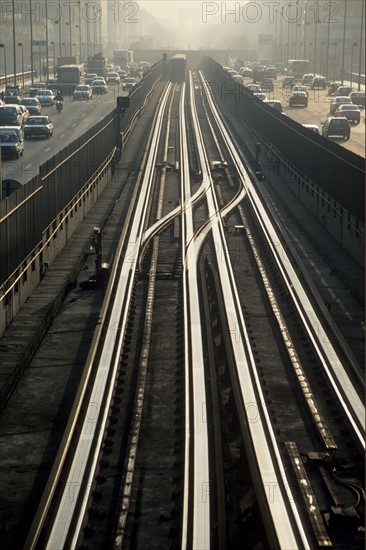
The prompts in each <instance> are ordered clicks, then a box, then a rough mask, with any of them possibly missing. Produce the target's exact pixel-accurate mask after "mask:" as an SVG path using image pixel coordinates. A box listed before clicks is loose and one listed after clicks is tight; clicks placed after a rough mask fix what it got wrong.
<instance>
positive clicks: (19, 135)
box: [0, 126, 24, 159]
mask: <svg viewBox="0 0 366 550" xmlns="http://www.w3.org/2000/svg"><path fill="white" fill-rule="evenodd" d="M23 138H24V136H23V130H22V129H21V127H20V126H2V127H1V128H0V146H1V156H2V157H3V158H16V159H18V158H19V157H20V156H21V155H22V154H23V152H24V139H23Z"/></svg>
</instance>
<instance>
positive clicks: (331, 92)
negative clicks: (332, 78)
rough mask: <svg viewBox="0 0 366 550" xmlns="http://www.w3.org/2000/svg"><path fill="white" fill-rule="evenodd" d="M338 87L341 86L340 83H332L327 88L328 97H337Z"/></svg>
mask: <svg viewBox="0 0 366 550" xmlns="http://www.w3.org/2000/svg"><path fill="white" fill-rule="evenodd" d="M339 86H341V83H340V82H332V83H331V84H329V86H328V95H330V96H332V95H333V96H336V95H339V94H338V93H337V90H338V88H339Z"/></svg>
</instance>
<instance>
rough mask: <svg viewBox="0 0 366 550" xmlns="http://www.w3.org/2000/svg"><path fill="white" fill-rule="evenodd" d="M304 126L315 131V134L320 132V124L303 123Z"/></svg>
mask: <svg viewBox="0 0 366 550" xmlns="http://www.w3.org/2000/svg"><path fill="white" fill-rule="evenodd" d="M302 126H303V127H304V128H307V129H308V130H310V131H311V132H314V134H320V130H319V126H317V125H316V124H302Z"/></svg>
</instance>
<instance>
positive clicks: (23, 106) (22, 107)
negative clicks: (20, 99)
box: [19, 104, 29, 122]
mask: <svg viewBox="0 0 366 550" xmlns="http://www.w3.org/2000/svg"><path fill="white" fill-rule="evenodd" d="M19 107H20V110H21V111H22V113H23V122H25V121H26V120H27V118H28V117H29V111H28V109H27V107H26V106H25V105H22V104H19Z"/></svg>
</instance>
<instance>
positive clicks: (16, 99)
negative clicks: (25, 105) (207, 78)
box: [3, 85, 21, 105]
mask: <svg viewBox="0 0 366 550" xmlns="http://www.w3.org/2000/svg"><path fill="white" fill-rule="evenodd" d="M20 99H21V93H20V89H19V87H18V86H12V87H10V86H8V85H7V86H6V88H5V91H4V92H3V101H4V103H7V104H10V103H11V104H12V105H14V104H16V103H18V104H19V103H20Z"/></svg>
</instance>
